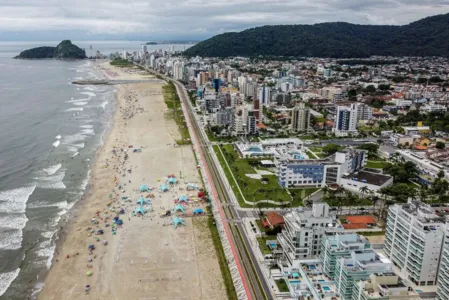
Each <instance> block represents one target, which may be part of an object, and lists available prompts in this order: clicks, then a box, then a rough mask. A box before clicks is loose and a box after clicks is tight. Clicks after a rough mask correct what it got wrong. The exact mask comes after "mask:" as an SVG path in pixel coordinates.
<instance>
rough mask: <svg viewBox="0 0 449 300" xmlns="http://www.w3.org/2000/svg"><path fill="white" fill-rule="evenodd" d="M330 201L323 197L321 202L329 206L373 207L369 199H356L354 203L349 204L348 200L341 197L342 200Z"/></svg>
mask: <svg viewBox="0 0 449 300" xmlns="http://www.w3.org/2000/svg"><path fill="white" fill-rule="evenodd" d="M339 198H340V197H337V198H336V199H330V198H329V197H323V201H324V202H326V203H327V204H329V206H370V205H373V204H372V202H371V201H370V200H369V199H365V198H358V199H357V200H356V201H353V202H349V201H350V200H348V198H346V197H341V198H342V199H339Z"/></svg>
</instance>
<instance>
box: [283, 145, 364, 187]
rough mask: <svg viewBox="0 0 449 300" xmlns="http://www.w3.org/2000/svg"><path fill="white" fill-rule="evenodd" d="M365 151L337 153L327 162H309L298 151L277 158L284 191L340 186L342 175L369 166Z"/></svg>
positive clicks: (352, 150)
mask: <svg viewBox="0 0 449 300" xmlns="http://www.w3.org/2000/svg"><path fill="white" fill-rule="evenodd" d="M366 161H367V154H366V151H364V150H354V149H347V150H343V151H338V152H337V153H335V155H334V156H331V157H328V158H326V159H308V158H306V154H304V153H302V154H298V152H297V151H290V152H286V153H285V154H284V155H279V156H275V164H276V167H277V171H278V172H277V175H278V180H279V184H280V185H281V186H282V187H287V188H288V187H294V186H313V187H323V186H325V185H326V184H327V185H331V184H340V181H341V178H342V176H343V175H345V174H346V175H349V174H351V173H353V172H355V171H358V170H360V169H361V168H363V167H364V166H365V165H366Z"/></svg>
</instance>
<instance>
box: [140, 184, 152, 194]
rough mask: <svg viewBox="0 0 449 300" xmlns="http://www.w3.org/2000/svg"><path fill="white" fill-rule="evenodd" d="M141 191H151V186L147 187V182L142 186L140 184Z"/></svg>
mask: <svg viewBox="0 0 449 300" xmlns="http://www.w3.org/2000/svg"><path fill="white" fill-rule="evenodd" d="M139 190H140V192H141V193H143V192H149V191H150V188H149V187H147V186H146V185H145V184H142V185H141V186H140V189H139Z"/></svg>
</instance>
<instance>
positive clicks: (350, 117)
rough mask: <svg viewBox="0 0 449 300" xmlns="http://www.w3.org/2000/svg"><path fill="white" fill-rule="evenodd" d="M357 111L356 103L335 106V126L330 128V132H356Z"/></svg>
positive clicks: (344, 133)
mask: <svg viewBox="0 0 449 300" xmlns="http://www.w3.org/2000/svg"><path fill="white" fill-rule="evenodd" d="M357 112H358V108H357V104H351V105H350V106H337V116H336V121H335V127H334V128H332V132H334V133H335V135H337V136H346V135H349V134H357V129H356V126H357Z"/></svg>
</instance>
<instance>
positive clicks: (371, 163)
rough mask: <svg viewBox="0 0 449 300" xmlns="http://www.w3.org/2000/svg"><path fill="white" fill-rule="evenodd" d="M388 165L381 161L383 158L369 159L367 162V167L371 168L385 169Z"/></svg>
mask: <svg viewBox="0 0 449 300" xmlns="http://www.w3.org/2000/svg"><path fill="white" fill-rule="evenodd" d="M385 165H386V162H385V161H381V160H368V161H367V162H366V166H365V167H367V168H371V169H383V168H384V167H385Z"/></svg>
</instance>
